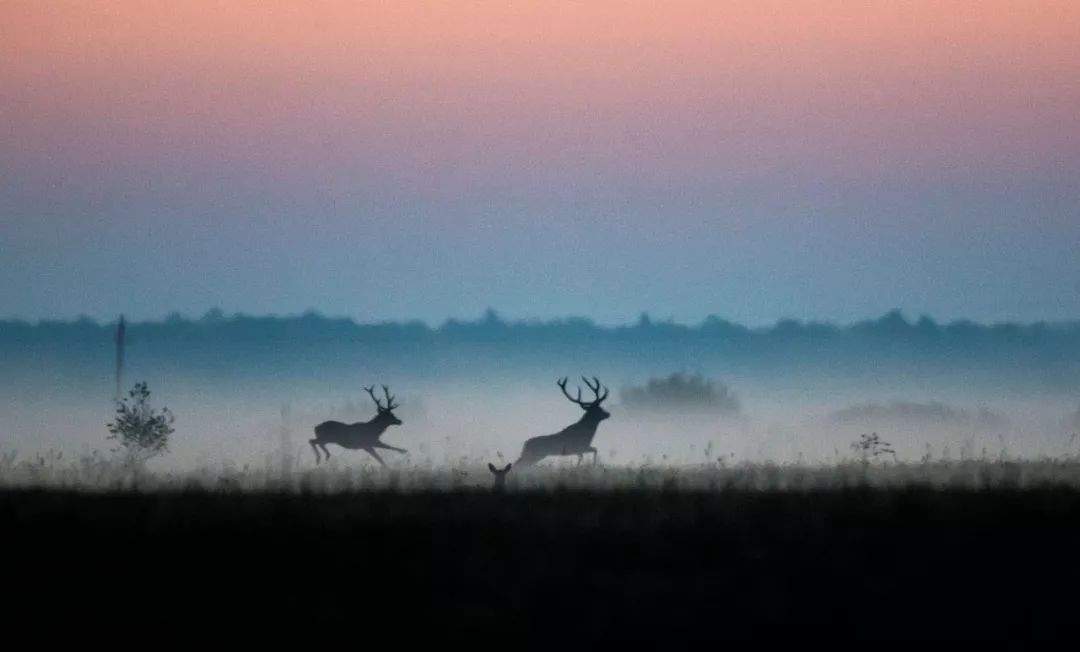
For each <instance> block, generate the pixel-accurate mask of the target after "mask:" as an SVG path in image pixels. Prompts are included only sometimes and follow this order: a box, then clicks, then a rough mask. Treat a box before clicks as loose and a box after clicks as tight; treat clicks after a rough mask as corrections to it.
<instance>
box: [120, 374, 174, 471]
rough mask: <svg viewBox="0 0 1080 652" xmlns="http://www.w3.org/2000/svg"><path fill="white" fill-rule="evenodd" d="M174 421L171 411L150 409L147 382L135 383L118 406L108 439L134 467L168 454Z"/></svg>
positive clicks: (167, 409)
mask: <svg viewBox="0 0 1080 652" xmlns="http://www.w3.org/2000/svg"><path fill="white" fill-rule="evenodd" d="M174 420H175V417H174V416H173V413H172V412H170V411H169V408H167V407H163V408H161V411H160V412H157V411H155V410H154V409H153V408H152V407H151V406H150V389H149V388H148V387H147V386H146V383H145V382H142V383H135V387H134V388H132V390H131V391H129V392H128V395H127V397H126V398H123V399H120V400H119V401H117V402H116V419H115V420H114V421H113V422H111V423H109V424H108V428H109V432H110V433H112V434H110V435H109V439H115V440H116V441H117V442H118V443H119V448H118V449H117V450H123V451H124V453H125V454H126V456H127V457H128V460H129V461H130V462H134V463H141V462H145V461H146V460H148V459H150V458H151V457H154V456H155V455H160V454H161V453H164V452H165V451H166V450H168V444H169V435H171V434H172V433H173V427H172V424H173V421H174Z"/></svg>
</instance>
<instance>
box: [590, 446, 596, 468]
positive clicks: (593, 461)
mask: <svg viewBox="0 0 1080 652" xmlns="http://www.w3.org/2000/svg"><path fill="white" fill-rule="evenodd" d="M589 452H590V453H592V465H593V466H596V449H595V448H593V447H592V446H590V447H589Z"/></svg>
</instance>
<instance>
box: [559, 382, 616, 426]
mask: <svg viewBox="0 0 1080 652" xmlns="http://www.w3.org/2000/svg"><path fill="white" fill-rule="evenodd" d="M581 380H583V381H584V382H585V385H586V386H588V388H589V389H590V390H592V393H593V400H591V401H583V400H581V387H578V388H577V398H575V397H573V396H571V395H570V392H568V391H566V378H563V379H562V380H559V381H556V384H557V385H558V386H559V388H560V389H561V390H562V392H563V394H564V395H565V396H566V398H568V399H569V400H570V401H571V402H573V403H577V404H578V405H579V406H580V407H581V409H582V410H585V416H584V417H582V418H583V419H586V420H589V421H596V422H600V421H603V420H604V419H606V418H608V417H610V416H611V413H610V412H608V411H607V410H605V409H604V408H602V407H600V404H601V403H603V402H604V401H605V400H606V399H607V397H608V393H609V392H608V388H607V387H603V390H604V391H603V394H601V393H600V390H601V385H600V379H599V378H597V377H596V376H593V379H592V382H589V379H588V378H586V377H585V376H582V377H581Z"/></svg>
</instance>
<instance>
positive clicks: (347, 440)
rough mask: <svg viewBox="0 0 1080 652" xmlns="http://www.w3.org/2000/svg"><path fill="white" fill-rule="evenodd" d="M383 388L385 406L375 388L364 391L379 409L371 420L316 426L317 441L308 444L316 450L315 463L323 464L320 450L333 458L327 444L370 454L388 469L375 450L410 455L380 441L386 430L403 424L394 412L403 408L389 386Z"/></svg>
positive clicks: (401, 449)
mask: <svg viewBox="0 0 1080 652" xmlns="http://www.w3.org/2000/svg"><path fill="white" fill-rule="evenodd" d="M382 389H383V394H384V395H385V396H386V405H385V406H384V405H383V404H382V402H380V401H379V399H378V397H376V396H375V386H374V385H372V386H371V387H365V388H364V391H365V392H367V393H368V394H369V395H370V396H371V400H373V401H375V407H376V409H378V413H377V414H376V415H375V418H373V419H372V420H371V421H367V422H363V421H360V422H357V423H341V422H340V421H324V422H322V423H320V424H319V425H317V426H315V439H309V440H308V443H309V444H311V450H313V451H315V463H316V464H319V463H320V462H322V458H321V457H319V449H320V448H321V449H322V452H323V453H325V454H326V459H330V451H328V450H326V445H327V444H337V445H338V446H341V447H342V448H347V449H349V450H363V451H367V453H368V455H371V456H372V457H374V458H375V461H376V462H378V463H379V464H382V465H383V466H386V462H383V460H382V458H381V457H379V454H378V453H376V452H375V449H376V448H385V449H387V450H392V451H396V452H398V453H405V452H407V451H406V450H405V449H404V448H396V447H394V446H390V445H388V444H384V443H382V442H381V441H379V437H381V436H382V434H383V432H384V431H385V430H386V429H387V428H389V427H390V426H400V425H401V419H399V418H397V417H396V416H394V409H395V408H397V407H400V406H399V405H397V404H395V403H394V397H393V396H392V395H391V394H390V390H389V389H388V388H387V387H386V385H383V386H382Z"/></svg>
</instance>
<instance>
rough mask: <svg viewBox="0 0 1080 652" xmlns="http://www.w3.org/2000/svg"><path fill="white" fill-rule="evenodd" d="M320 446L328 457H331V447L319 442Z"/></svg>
mask: <svg viewBox="0 0 1080 652" xmlns="http://www.w3.org/2000/svg"><path fill="white" fill-rule="evenodd" d="M319 448H321V449H322V452H323V455H326V459H327V460H329V459H330V449H329V448H327V447H326V444H324V443H322V442H319Z"/></svg>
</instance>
